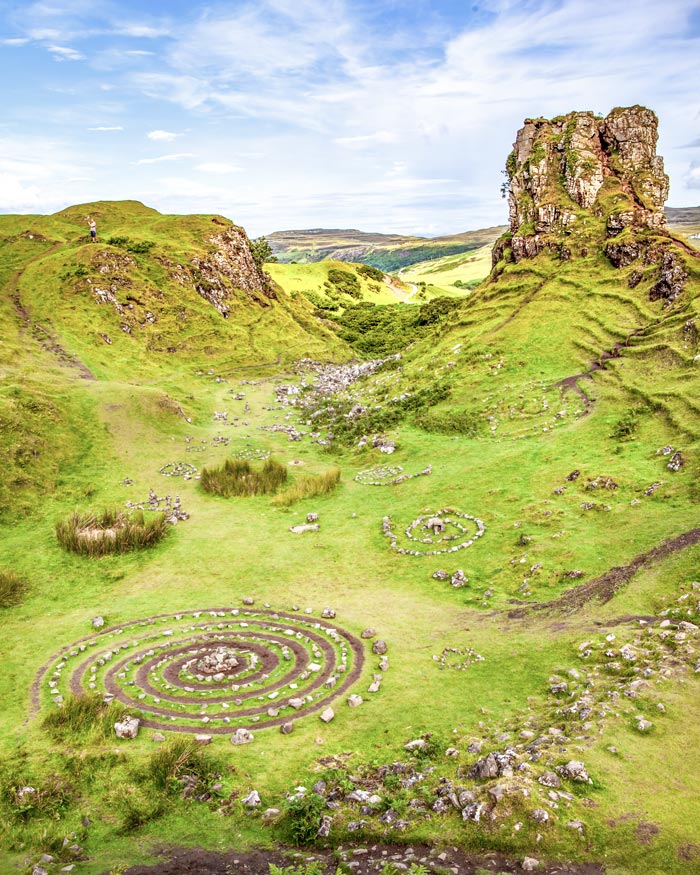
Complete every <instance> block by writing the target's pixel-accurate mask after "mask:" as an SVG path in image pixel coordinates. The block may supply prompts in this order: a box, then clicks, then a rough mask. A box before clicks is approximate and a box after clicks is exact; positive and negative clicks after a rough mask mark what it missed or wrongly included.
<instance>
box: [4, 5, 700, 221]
mask: <svg viewBox="0 0 700 875" xmlns="http://www.w3.org/2000/svg"><path fill="white" fill-rule="evenodd" d="M0 76H1V80H0V81H2V83H3V86H2V104H1V105H2V112H1V113H0V212H4V213H27V212H29V213H50V212H55V211H57V210H60V209H62V208H64V207H66V206H69V205H72V204H78V203H85V202H89V201H94V200H114V199H136V200H140V201H143V202H144V203H146V204H147V205H148V206H151V207H155V208H156V209H158V210H160V211H161V212H167V213H220V214H222V215H224V216H227V217H228V218H230V219H232V220H233V221H235V222H236V223H238V224H241V225H243V226H244V227H245V228H246V230H247V231H248V233H249V235H250V236H258V235H260V234H265V233H270V232H272V231H275V230H284V229H300V228H359V229H361V230H364V231H381V232H396V233H404V234H419V235H423V236H434V235H438V234H449V233H457V232H460V231H465V230H471V229H476V228H483V227H487V226H490V225H495V224H504V223H505V222H506V215H507V210H506V203H505V201H503V199H502V198H501V196H500V186H501V183H502V182H503V176H502V171H503V168H504V165H505V160H506V157H507V155H508V153H509V151H510V149H511V147H512V143H513V141H514V139H515V134H516V132H517V130H518V128H519V127H520V126H521V125H522V123H523V120H524V119H525V118H526V117H537V116H545V117H553V116H555V115H561V114H564V113H567V112H570V111H572V110H592V111H593V112H596V113H600V114H607V113H608V112H609V111H610V109H612V108H613V107H615V106H627V105H631V104H635V103H641V104H643V105H646V106H649V107H650V108H651V109H653V110H654V111H655V112H656V113H657V115H658V117H659V131H660V138H659V147H658V150H659V153H660V154H661V155H663V156H664V159H665V164H666V171H667V172H668V174H669V176H670V178H671V193H670V198H669V205H671V206H676V207H678V206H695V205H697V204H700V0H631V2H628V3H606V4H602V3H600V2H599V0H250V2H248V0H228V2H225V3H217V2H203V0H119V2H115V0H43V2H27V0H25V2H22V3H19V2H15V0H0Z"/></svg>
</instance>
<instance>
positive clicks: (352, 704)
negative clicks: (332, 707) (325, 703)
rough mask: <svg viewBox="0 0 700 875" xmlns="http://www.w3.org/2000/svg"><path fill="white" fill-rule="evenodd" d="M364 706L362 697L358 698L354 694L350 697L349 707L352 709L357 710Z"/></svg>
mask: <svg viewBox="0 0 700 875" xmlns="http://www.w3.org/2000/svg"><path fill="white" fill-rule="evenodd" d="M361 704H362V696H358V695H357V694H356V693H353V694H352V696H349V697H348V705H349V706H350V707H351V708H357V707H358V706H359V705H361Z"/></svg>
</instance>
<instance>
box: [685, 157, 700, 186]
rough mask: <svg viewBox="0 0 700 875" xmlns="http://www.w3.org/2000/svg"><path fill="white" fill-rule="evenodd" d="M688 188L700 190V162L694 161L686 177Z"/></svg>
mask: <svg viewBox="0 0 700 875" xmlns="http://www.w3.org/2000/svg"><path fill="white" fill-rule="evenodd" d="M685 185H686V188H700V162H699V161H693V163H692V164H691V165H690V167H689V168H688V172H687V173H686V175H685Z"/></svg>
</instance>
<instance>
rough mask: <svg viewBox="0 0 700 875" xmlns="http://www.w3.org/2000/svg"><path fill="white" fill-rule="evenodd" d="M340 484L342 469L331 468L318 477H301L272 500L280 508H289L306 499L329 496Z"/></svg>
mask: <svg viewBox="0 0 700 875" xmlns="http://www.w3.org/2000/svg"><path fill="white" fill-rule="evenodd" d="M339 483H340V468H331V470H330V471H326V472H324V473H323V474H319V475H318V476H317V477H300V478H299V480H297V481H296V482H295V483H293V484H292V485H291V486H290V487H289V488H288V489H285V490H284V492H280V494H279V495H276V496H275V497H274V498H273V499H272V503H273V504H276V505H278V506H279V507H289V505H290V504H295V503H296V502H297V501H301V500H302V499H304V498H316V496H318V495H328V494H329V493H330V492H333V490H334V489H335V487H336V486H337V485H338V484H339Z"/></svg>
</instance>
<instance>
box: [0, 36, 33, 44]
mask: <svg viewBox="0 0 700 875" xmlns="http://www.w3.org/2000/svg"><path fill="white" fill-rule="evenodd" d="M28 42H29V38H28V37H13V38H11V39H3V40H0V45H2V46H26V44H27V43H28Z"/></svg>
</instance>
